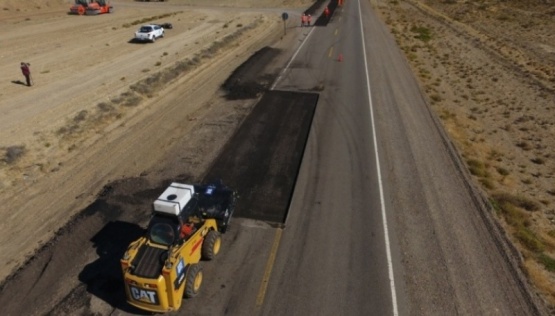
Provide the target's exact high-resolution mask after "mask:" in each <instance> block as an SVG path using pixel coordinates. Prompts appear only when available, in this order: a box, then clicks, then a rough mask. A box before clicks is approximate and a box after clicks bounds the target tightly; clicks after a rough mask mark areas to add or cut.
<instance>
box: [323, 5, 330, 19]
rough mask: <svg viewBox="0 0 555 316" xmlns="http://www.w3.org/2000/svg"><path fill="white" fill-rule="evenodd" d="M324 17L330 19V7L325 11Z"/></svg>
mask: <svg viewBox="0 0 555 316" xmlns="http://www.w3.org/2000/svg"><path fill="white" fill-rule="evenodd" d="M324 15H325V16H326V19H327V18H329V17H330V9H329V8H328V7H326V8H325V9H324Z"/></svg>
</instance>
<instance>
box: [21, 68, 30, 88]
mask: <svg viewBox="0 0 555 316" xmlns="http://www.w3.org/2000/svg"><path fill="white" fill-rule="evenodd" d="M30 66H31V64H29V63H24V62H21V72H22V73H23V75H24V76H25V81H26V82H27V86H29V87H30V86H31V69H30V68H29V67H30Z"/></svg>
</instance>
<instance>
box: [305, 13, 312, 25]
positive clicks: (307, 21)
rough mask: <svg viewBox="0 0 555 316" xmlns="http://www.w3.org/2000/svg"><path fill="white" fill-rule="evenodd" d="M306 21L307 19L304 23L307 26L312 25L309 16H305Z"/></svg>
mask: <svg viewBox="0 0 555 316" xmlns="http://www.w3.org/2000/svg"><path fill="white" fill-rule="evenodd" d="M306 19H307V20H306V23H307V24H308V25H307V26H310V25H312V15H310V14H309V15H307V16H306Z"/></svg>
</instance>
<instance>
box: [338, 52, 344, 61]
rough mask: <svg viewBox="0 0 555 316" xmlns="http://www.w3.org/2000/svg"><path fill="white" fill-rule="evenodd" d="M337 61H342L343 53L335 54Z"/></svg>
mask: <svg viewBox="0 0 555 316" xmlns="http://www.w3.org/2000/svg"><path fill="white" fill-rule="evenodd" d="M337 61H338V62H342V61H343V54H339V56H337Z"/></svg>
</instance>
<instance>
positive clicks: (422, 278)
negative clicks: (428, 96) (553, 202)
mask: <svg viewBox="0 0 555 316" xmlns="http://www.w3.org/2000/svg"><path fill="white" fill-rule="evenodd" d="M361 25H362V27H361ZM305 32H306V36H307V37H308V39H307V41H306V42H305V43H303V45H302V46H301V47H300V48H299V51H298V53H297V54H296V56H295V59H294V60H293V61H292V62H291V63H290V65H289V68H288V69H287V70H286V71H285V72H284V73H283V74H282V76H281V79H280V81H279V82H278V83H277V85H276V87H275V88H276V89H300V90H312V91H314V90H316V91H320V99H319V103H318V106H317V110H316V115H315V119H314V124H313V127H312V130H311V136H310V138H309V141H308V146H307V149H306V152H305V157H304V160H303V164H302V168H301V173H300V175H299V179H298V182H297V186H296V190H295V193H294V198H293V202H292V205H291V209H290V215H289V218H288V220H287V223H286V226H285V229H284V230H283V232H282V233H280V235H279V237H280V245H279V250H278V251H277V254H276V259H275V262H273V265H272V266H270V267H271V278H270V279H269V283H268V287H267V290H266V291H265V293H264V294H265V296H264V301H263V303H260V301H259V302H258V303H259V305H260V306H259V310H260V313H261V314H264V315H283V314H293V315H332V314H340V315H361V314H364V315H394V314H397V313H398V314H401V315H404V314H413V315H455V314H462V315H483V314H488V315H534V314H538V313H539V311H538V310H537V309H536V308H535V307H534V305H533V304H532V300H533V298H532V297H531V296H530V294H529V292H528V291H527V289H526V286H525V284H523V283H522V275H521V274H519V273H520V272H519V271H518V270H515V268H514V265H511V264H510V262H509V261H508V259H511V257H510V254H509V253H508V248H507V247H506V244H505V243H504V239H503V238H501V237H499V234H498V232H496V231H495V226H494V225H491V222H490V220H489V217H488V216H484V215H483V213H482V212H484V211H483V209H482V208H481V207H482V206H481V205H480V203H479V200H478V199H476V197H475V196H476V195H475V191H474V189H473V188H472V186H470V185H468V184H467V182H466V178H465V173H464V172H463V171H461V167H460V161H459V160H458V158H457V156H456V155H454V154H453V151H452V148H451V147H450V144H449V142H448V141H447V140H446V138H445V136H444V135H443V132H442V130H441V128H438V126H439V124H438V123H437V121H436V120H435V119H434V117H433V115H432V114H431V113H430V111H429V109H428V107H427V105H426V101H425V98H424V97H423V96H422V94H421V92H420V90H419V88H418V84H417V82H416V81H415V79H414V77H413V75H412V73H411V71H410V68H409V67H408V65H407V64H406V62H405V60H404V57H403V56H402V55H401V53H400V52H399V49H398V48H397V46H396V44H395V42H394V40H393V38H392V37H391V36H390V34H389V32H388V31H387V29H386V28H385V26H384V25H383V24H382V23H381V22H380V21H379V19H378V18H377V17H376V16H375V14H374V13H373V11H372V10H371V8H370V7H369V4H368V3H367V2H366V1H361V2H359V1H348V2H347V4H346V6H344V7H341V8H338V10H337V11H336V12H335V14H334V16H333V18H332V20H331V23H330V24H328V26H327V27H318V28H314V29H312V28H311V29H306V31H305ZM339 54H341V55H342V57H343V58H342V60H341V61H339V60H338V57H339ZM367 79H369V80H367ZM370 100H371V101H370ZM373 123H375V125H372V124H373ZM374 130H375V131H376V133H375V134H374ZM374 137H376V139H377V144H378V145H377V147H375V145H374V141H373V140H374ZM376 157H379V158H378V159H376ZM382 189H383V190H382ZM382 198H383V200H382ZM384 215H385V216H384ZM386 228H387V229H386ZM388 239H389V240H388ZM388 241H389V243H388ZM388 245H389V246H388ZM389 254H391V255H389Z"/></svg>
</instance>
